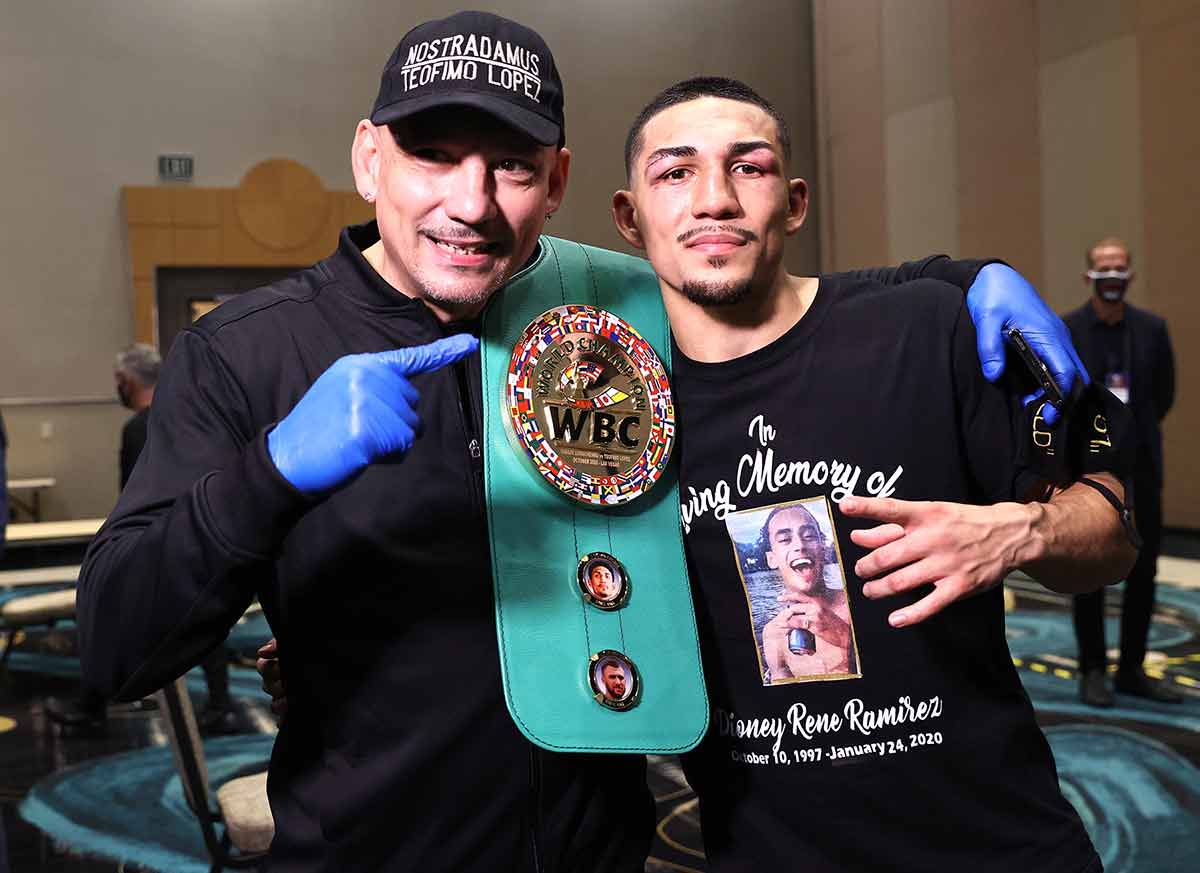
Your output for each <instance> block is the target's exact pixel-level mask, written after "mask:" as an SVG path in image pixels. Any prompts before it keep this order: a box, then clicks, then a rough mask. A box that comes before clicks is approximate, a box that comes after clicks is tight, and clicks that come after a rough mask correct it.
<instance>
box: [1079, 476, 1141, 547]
mask: <svg viewBox="0 0 1200 873" xmlns="http://www.w3.org/2000/svg"><path fill="white" fill-rule="evenodd" d="M1076 481H1077V482H1079V483H1080V484H1081V485H1088V486H1090V487H1092V488H1095V489H1096V490H1097V491H1099V492H1100V496H1101V497H1103V498H1104V499H1105V500H1107V501H1108V502H1109V503H1110V504H1111V505H1112V508H1113V509H1115V510H1116V511H1117V515H1118V516H1119V517H1120V519H1121V527H1123V528H1125V535H1126V536H1127V537H1129V541H1130V542H1131V543H1133V547H1134V548H1135V549H1141V547H1142V537H1141V535H1140V534H1138V532H1137V528H1136V527H1134V526H1133V515H1132V514H1131V513H1130V512H1129V507H1128V506H1126V505H1125V504H1124V503H1122V502H1121V501H1120V499H1119V498H1118V497H1117V495H1115V494H1113V493H1112V491H1111V490H1109V489H1108V487H1106V486H1104V485H1101V484H1100V483H1099V482H1097V481H1096V480H1095V479H1088V478H1087V477H1081V478H1079V479H1077V480H1076Z"/></svg>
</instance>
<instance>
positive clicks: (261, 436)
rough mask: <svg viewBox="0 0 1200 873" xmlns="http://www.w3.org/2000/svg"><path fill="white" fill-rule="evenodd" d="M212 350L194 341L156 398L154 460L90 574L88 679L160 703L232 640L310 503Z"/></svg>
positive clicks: (95, 553) (82, 625) (123, 695)
mask: <svg viewBox="0 0 1200 873" xmlns="http://www.w3.org/2000/svg"><path fill="white" fill-rule="evenodd" d="M265 434H266V428H265V427H261V428H259V429H257V430H256V429H255V423H254V422H253V420H252V418H251V416H250V413H249V412H248V409H247V402H246V400H245V395H244V394H243V393H242V388H241V386H240V384H239V383H238V381H237V380H236V378H234V376H233V375H232V373H231V371H230V369H229V368H228V367H227V366H226V365H225V363H224V362H223V361H222V359H221V358H220V356H219V355H218V354H216V352H215V351H214V350H213V349H212V347H211V345H210V343H209V340H208V339H207V338H206V337H205V336H203V335H201V334H199V333H197V332H195V331H191V330H187V331H184V332H183V333H182V334H180V336H179V337H178V339H176V341H175V343H174V344H173V346H172V348H171V353H170V355H169V356H168V359H167V361H166V364H165V365H164V367H163V373H162V378H161V379H160V382H159V386H158V389H157V391H156V392H155V397H154V414H153V415H152V416H151V417H150V426H149V435H148V438H147V440H146V446H145V449H144V450H143V451H144V453H145V455H144V457H143V458H142V459H141V463H139V464H138V465H137V467H136V469H135V470H134V473H133V476H132V478H131V479H130V481H129V484H128V485H127V486H126V488H125V490H124V491H122V492H121V496H120V498H119V499H118V501H117V506H116V508H115V509H114V510H113V513H112V515H111V516H109V519H108V521H107V522H106V523H105V524H104V527H103V528H102V529H101V530H100V532H99V533H98V534H97V535H96V538H95V539H94V540H93V542H92V544H91V546H90V547H89V549H88V552H87V555H86V556H85V558H84V562H83V567H82V569H81V571H80V575H79V588H78V602H77V620H78V625H79V638H80V647H81V660H82V665H83V672H84V679H85V681H86V682H87V684H88V685H90V686H92V687H94V688H95V689H96V690H98V691H100V692H103V693H104V694H105V695H106V696H109V697H113V698H116V699H120V700H132V699H136V698H138V697H140V696H143V695H145V694H149V693H150V692H152V691H154V690H155V689H157V688H159V687H161V686H162V685H164V684H165V683H166V682H169V681H170V680H172V679H173V678H175V677H176V676H179V675H180V674H182V673H183V672H184V671H186V670H187V669H188V668H190V667H191V666H193V665H194V664H196V663H198V662H199V661H200V660H201V659H202V658H203V656H204V655H205V654H206V653H207V652H208V651H210V650H211V649H212V648H213V647H214V646H216V645H218V644H219V643H220V642H221V641H222V640H224V638H225V636H226V635H227V633H228V631H229V628H230V627H232V625H233V624H234V623H235V622H236V621H237V619H238V617H239V616H241V614H242V613H243V612H244V611H245V609H246V607H247V606H248V605H249V604H250V601H251V600H252V598H253V597H254V595H255V593H256V581H257V580H258V579H260V578H262V576H263V575H264V574H268V573H270V572H271V566H270V563H269V562H270V559H271V557H272V556H273V555H274V554H275V552H276V551H277V549H278V547H279V545H280V543H281V542H282V540H283V538H284V537H285V536H286V535H287V533H288V531H289V530H290V529H291V528H292V527H293V525H294V524H295V523H296V521H297V520H299V518H300V517H301V516H302V515H303V513H304V512H305V511H306V510H307V508H308V507H309V506H310V505H311V504H310V502H309V501H308V500H306V498H305V497H304V496H303V495H301V494H300V493H299V492H297V491H296V490H295V489H293V488H292V487H291V486H290V485H289V484H288V483H287V481H286V480H284V479H283V477H282V476H280V475H279V473H278V471H277V470H276V469H275V466H274V464H273V463H272V462H271V459H270V456H269V455H268V454H267V447H266V436H265Z"/></svg>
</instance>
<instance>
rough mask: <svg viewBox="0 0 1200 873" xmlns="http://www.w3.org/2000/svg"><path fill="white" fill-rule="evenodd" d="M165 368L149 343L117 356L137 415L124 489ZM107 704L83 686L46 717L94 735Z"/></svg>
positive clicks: (125, 400) (122, 462)
mask: <svg viewBox="0 0 1200 873" xmlns="http://www.w3.org/2000/svg"><path fill="white" fill-rule="evenodd" d="M161 367H162V358H161V357H160V356H159V354H158V352H157V351H156V350H155V349H154V347H153V346H150V345H147V344H146V343H135V344H134V345H131V346H130V347H129V348H127V349H125V350H124V351H122V352H120V353H119V354H118V355H117V363H116V368H115V369H114V370H113V380H114V381H115V382H116V388H117V397H118V398H120V401H121V405H122V406H124V407H125V408H126V409H130V410H132V411H133V417H132V418H130V419H129V420H128V421H127V422H125V425H124V426H123V427H122V428H121V452H120V457H119V470H120V477H121V488H122V489H124V488H125V484H126V483H127V482H128V481H129V477H130V476H132V475H133V468H134V466H135V465H136V464H137V459H138V455H140V454H141V453H142V447H143V446H145V445H146V428H147V424H148V422H149V420H150V403H151V401H153V400H154V386H155V385H157V384H158V371H159V369H160V368H161ZM105 704H106V701H105V699H104V696H103V695H102V694H100V693H99V692H97V691H94V690H92V689H91V688H89V687H88V686H87V685H82V686H81V687H80V690H79V696H78V697H76V698H74V699H73V700H62V699H60V698H57V697H47V698H46V716H47V717H48V718H49V719H50V720H51V721H53V722H57V723H58V724H60V725H63V726H64V727H69V728H71V729H72V731H73V732H75V733H79V734H94V733H98V732H101V731H103V730H104V728H105V726H106V723H107V720H108V719H107V713H106V708H105Z"/></svg>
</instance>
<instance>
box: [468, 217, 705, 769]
mask: <svg viewBox="0 0 1200 873" xmlns="http://www.w3.org/2000/svg"><path fill="white" fill-rule="evenodd" d="M482 335H483V337H482V338H483V342H482V352H481V358H482V368H483V421H484V453H485V454H484V470H485V474H486V478H485V493H486V499H487V514H488V530H489V535H490V539H491V556H492V579H493V582H494V587H495V594H496V631H497V635H498V638H499V646H500V669H501V675H502V677H503V682H504V698H505V702H506V703H507V705H508V709H509V712H510V713H511V714H512V717H513V720H514V721H515V722H516V723H517V727H518V728H519V729H520V731H521V733H523V734H524V735H525V736H526V737H528V738H529V740H530V741H532V742H533V743H536V744H537V745H539V746H541V747H543V748H546V749H552V750H555V751H572V752H652V753H679V752H683V751H686V750H688V749H690V748H692V747H694V746H695V745H696V744H697V743H698V742H699V741H700V738H701V737H702V736H703V735H704V731H705V729H706V728H707V726H708V697H707V694H706V691H705V687H704V676H703V670H702V667H701V662H700V646H699V640H698V636H697V633H696V619H695V613H694V611H693V607H692V597H691V590H690V587H689V584H688V579H687V567H686V562H685V559H684V553H683V538H682V534H681V531H680V523H679V493H678V486H677V483H676V476H675V467H674V465H669V463H668V462H669V460H670V453H671V447H672V444H673V443H674V439H675V416H674V403H673V400H672V397H671V389H670V384H669V382H668V380H667V370H666V362H667V361H668V358H667V355H668V353H669V350H670V333H669V328H668V325H667V318H666V313H665V312H664V311H663V308H662V301H661V297H660V294H659V289H658V281H657V279H656V278H655V276H654V273H653V272H652V271H651V269H650V266H649V264H647V263H646V262H645V261H643V260H641V259H640V258H633V257H629V256H627V255H621V254H617V253H615V252H608V251H604V250H603V249H595V248H591V247H588V246H581V245H579V244H577V243H573V242H569V241H566V240H561V239H554V238H550V237H542V238H541V252H540V254H539V255H538V258H537V261H536V262H535V263H534V264H533V265H532V266H531V267H529V268H527V269H526V270H524V271H523V272H522V273H520V274H519V275H517V276H516V277H515V278H514V279H513V280H512V281H511V282H509V283H508V285H506V286H505V288H504V289H503V291H501V292H500V293H498V294H496V295H495V296H494V297H493V299H492V302H491V303H490V304H489V306H488V309H487V311H486V312H485V314H484V318H483V330H482Z"/></svg>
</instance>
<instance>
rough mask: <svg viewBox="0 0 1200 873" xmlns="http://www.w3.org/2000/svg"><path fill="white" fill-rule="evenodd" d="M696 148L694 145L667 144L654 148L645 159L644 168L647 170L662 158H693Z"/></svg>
mask: <svg viewBox="0 0 1200 873" xmlns="http://www.w3.org/2000/svg"><path fill="white" fill-rule="evenodd" d="M695 156H696V149H695V147H694V146H667V147H665V148H661V149H655V150H654V151H652V152H651V153H650V157H649V158H647V159H646V167H645V169H647V170H649V169H650V168H651V167H653V166H654V165H655V164H656V163H658V162H659V161H661V160H662V159H663V158H694V157H695Z"/></svg>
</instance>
